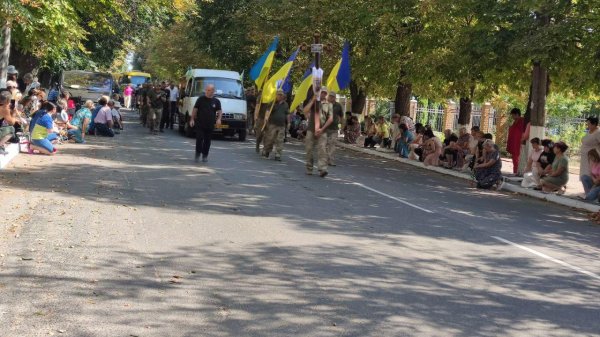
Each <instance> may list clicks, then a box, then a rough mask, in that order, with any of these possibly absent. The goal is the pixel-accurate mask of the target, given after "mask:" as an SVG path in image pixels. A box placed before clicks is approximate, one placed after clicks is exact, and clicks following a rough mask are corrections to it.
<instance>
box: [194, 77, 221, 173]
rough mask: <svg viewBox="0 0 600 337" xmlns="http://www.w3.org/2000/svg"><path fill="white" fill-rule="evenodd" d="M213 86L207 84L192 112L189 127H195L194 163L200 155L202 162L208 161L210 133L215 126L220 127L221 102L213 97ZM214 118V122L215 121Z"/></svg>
mask: <svg viewBox="0 0 600 337" xmlns="http://www.w3.org/2000/svg"><path fill="white" fill-rule="evenodd" d="M214 95H215V86H214V85H212V84H208V85H207V86H206V87H205V88H204V96H200V97H198V99H197V100H196V104H195V105H194V110H192V119H191V120H190V126H191V127H194V125H196V157H195V160H196V162H198V161H199V159H200V154H202V162H204V163H206V162H207V161H208V159H207V158H208V152H209V151H210V142H211V139H212V133H213V130H214V128H215V123H216V125H217V126H220V125H221V114H222V113H223V112H222V111H221V101H219V100H218V99H217V98H215V97H214ZM215 117H216V121H215Z"/></svg>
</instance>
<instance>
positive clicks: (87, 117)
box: [67, 100, 94, 143]
mask: <svg viewBox="0 0 600 337" xmlns="http://www.w3.org/2000/svg"><path fill="white" fill-rule="evenodd" d="M93 108H94V102H92V101H91V100H87V101H86V102H85V104H84V105H83V107H82V108H81V109H79V110H78V111H77V112H76V113H75V115H74V116H73V119H71V122H69V123H68V124H67V129H68V131H67V133H68V134H69V136H71V137H72V138H73V139H74V140H75V142H76V143H85V133H86V132H87V129H88V126H89V124H90V121H91V120H92V109H93Z"/></svg>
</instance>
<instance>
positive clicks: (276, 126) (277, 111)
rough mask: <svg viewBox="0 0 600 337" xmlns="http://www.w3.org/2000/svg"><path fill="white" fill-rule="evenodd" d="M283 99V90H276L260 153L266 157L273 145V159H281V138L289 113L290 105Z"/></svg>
mask: <svg viewBox="0 0 600 337" xmlns="http://www.w3.org/2000/svg"><path fill="white" fill-rule="evenodd" d="M285 99H286V95H285V92H284V91H283V90H282V89H279V90H277V96H276V98H275V105H274V106H273V109H272V111H271V114H270V116H269V120H268V125H267V129H266V135H265V147H264V149H263V154H262V155H263V156H264V157H265V158H267V159H268V158H269V154H270V153H271V151H272V150H273V146H275V160H277V161H281V154H282V153H283V139H284V138H285V124H286V121H287V120H288V118H289V114H290V107H289V106H288V104H287V102H286V101H285Z"/></svg>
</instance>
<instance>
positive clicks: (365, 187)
mask: <svg viewBox="0 0 600 337" xmlns="http://www.w3.org/2000/svg"><path fill="white" fill-rule="evenodd" d="M350 184H351V185H355V186H358V187H362V188H364V189H365V190H369V191H371V192H374V193H377V194H379V195H382V196H384V197H386V198H390V199H392V200H396V201H397V202H399V203H402V204H405V205H407V206H410V207H412V208H416V209H418V210H420V211H423V212H425V213H429V214H433V213H434V212H433V211H430V210H428V209H425V208H423V207H419V206H417V205H415V204H411V203H410V202H408V201H406V200H402V199H400V198H396V197H394V196H392V195H389V194H387V193H383V192H381V191H378V190H376V189H374V188H371V187H369V186H366V185H364V184H361V183H353V182H350Z"/></svg>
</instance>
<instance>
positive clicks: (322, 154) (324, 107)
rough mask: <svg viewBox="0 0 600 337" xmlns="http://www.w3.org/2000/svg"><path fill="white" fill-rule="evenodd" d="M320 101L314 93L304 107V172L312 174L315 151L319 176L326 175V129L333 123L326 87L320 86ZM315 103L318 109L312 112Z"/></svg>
mask: <svg viewBox="0 0 600 337" xmlns="http://www.w3.org/2000/svg"><path fill="white" fill-rule="evenodd" d="M320 99H321V100H320V101H317V97H316V95H315V96H313V98H312V100H311V101H310V102H309V103H308V104H307V105H306V106H305V107H304V114H306V115H308V116H309V118H308V130H307V132H306V139H305V140H304V144H305V148H306V174H308V175H312V172H313V165H314V153H315V151H316V152H317V168H318V170H319V176H321V177H322V178H324V177H326V176H327V174H328V172H327V161H328V158H327V129H328V128H329V125H331V123H333V105H332V104H331V103H329V102H328V101H327V88H325V87H322V88H321V93H320ZM315 104H316V105H317V108H318V111H317V112H314V111H313V110H314V109H313V106H314V105H315ZM315 117H316V118H319V123H318V124H319V128H316V124H317V123H315Z"/></svg>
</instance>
